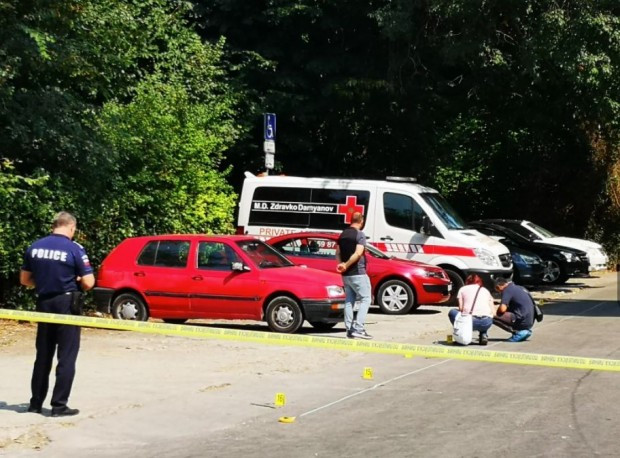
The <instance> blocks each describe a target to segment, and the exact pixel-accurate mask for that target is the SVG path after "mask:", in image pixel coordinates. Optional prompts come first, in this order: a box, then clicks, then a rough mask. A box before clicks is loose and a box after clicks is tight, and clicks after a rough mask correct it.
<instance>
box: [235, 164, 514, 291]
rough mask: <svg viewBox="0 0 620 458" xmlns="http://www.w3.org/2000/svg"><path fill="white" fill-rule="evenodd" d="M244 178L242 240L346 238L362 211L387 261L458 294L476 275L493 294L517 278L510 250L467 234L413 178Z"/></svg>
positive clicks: (367, 231)
mask: <svg viewBox="0 0 620 458" xmlns="http://www.w3.org/2000/svg"><path fill="white" fill-rule="evenodd" d="M245 175H246V178H245V180H244V183H243V190H242V192H241V198H240V200H239V218H238V228H237V232H238V233H240V234H251V235H255V236H257V237H259V238H262V239H268V238H270V237H274V236H276V235H281V234H286V233H290V232H301V231H328V232H340V231H342V230H343V229H345V228H346V227H348V225H349V224H350V222H351V215H352V214H353V212H356V211H359V212H361V213H363V214H364V217H365V220H366V223H365V226H364V234H366V237H367V239H368V241H369V242H370V243H372V244H373V245H374V246H376V247H377V248H379V249H380V250H382V251H384V252H385V253H387V254H388V255H392V256H396V257H399V258H405V259H414V260H416V261H421V262H425V263H428V264H433V265H436V266H440V267H442V268H443V269H444V270H445V271H446V272H447V273H448V275H449V276H450V279H451V280H452V284H453V289H452V290H453V291H454V292H456V291H458V290H459V288H460V287H461V286H462V285H463V280H464V279H465V278H466V277H467V275H469V274H473V273H476V274H478V275H480V276H481V277H482V278H483V280H484V282H485V285H487V287H491V288H492V287H493V286H492V282H493V280H494V279H496V278H498V277H504V278H508V279H509V278H511V277H512V258H511V256H510V252H509V251H508V249H507V248H506V247H505V246H504V245H502V244H501V243H499V242H497V241H496V240H493V239H492V238H490V237H487V236H486V235H483V234H481V233H480V232H478V231H476V230H473V229H468V228H467V226H466V224H465V222H464V221H463V220H462V219H461V218H460V217H459V216H458V215H457V214H456V212H455V211H454V210H453V209H452V207H451V206H450V205H449V204H448V202H446V200H445V199H444V198H443V197H442V196H441V195H440V194H439V193H438V192H437V191H435V190H434V189H431V188H427V187H425V186H421V185H419V184H417V183H415V180H414V179H411V178H406V177H388V178H387V179H386V180H385V181H379V180H358V179H345V178H302V177H293V176H260V177H259V176H255V175H253V174H251V173H249V172H246V174H245ZM491 291H493V289H491Z"/></svg>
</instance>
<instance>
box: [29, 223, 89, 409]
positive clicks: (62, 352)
mask: <svg viewBox="0 0 620 458" xmlns="http://www.w3.org/2000/svg"><path fill="white" fill-rule="evenodd" d="M22 270H24V271H27V272H31V273H32V275H33V277H34V281H35V288H36V292H37V311H38V312H47V313H60V314H67V315H68V314H70V313H71V308H70V307H71V298H72V296H71V292H72V291H79V290H80V287H79V285H78V283H77V280H76V277H78V276H80V277H83V276H85V275H88V274H92V273H93V269H92V267H91V266H90V262H89V261H88V256H87V255H86V252H85V251H84V248H83V247H82V246H81V245H79V244H77V243H75V242H72V241H71V239H69V237H66V236H64V235H61V234H51V235H49V236H47V237H44V238H42V239H39V240H37V241H36V242H34V243H33V244H32V245H30V247H29V248H28V250H27V251H26V254H25V256H24V264H23V266H22ZM36 346H37V357H36V360H35V363H34V369H33V372H32V382H31V387H32V399H31V400H30V406H31V408H35V409H40V408H41V406H42V404H43V401H44V400H45V397H46V396H47V391H48V387H49V374H50V372H51V370H52V363H53V360H54V354H55V353H56V350H58V364H57V366H56V384H55V386H54V392H53V393H52V409H53V410H54V409H62V408H64V407H66V406H67V401H68V399H69V394H70V393H71V386H72V384H73V378H74V377H75V361H76V359H77V355H78V351H79V349H80V327H79V326H69V325H63V324H54V323H39V324H38V329H37V343H36Z"/></svg>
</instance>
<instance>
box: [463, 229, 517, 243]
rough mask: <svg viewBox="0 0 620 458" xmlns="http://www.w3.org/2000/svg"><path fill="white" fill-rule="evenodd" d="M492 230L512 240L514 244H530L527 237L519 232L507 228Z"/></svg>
mask: <svg viewBox="0 0 620 458" xmlns="http://www.w3.org/2000/svg"><path fill="white" fill-rule="evenodd" d="M483 227H484V226H483ZM474 229H476V227H474ZM483 230H484V229H483ZM492 230H493V231H495V232H496V233H499V234H501V236H502V237H505V238H507V239H510V240H512V241H514V242H529V240H528V238H527V237H524V236H523V235H521V234H519V233H518V232H516V231H513V230H512V229H510V228H507V227H493V228H492Z"/></svg>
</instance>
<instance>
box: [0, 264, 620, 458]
mask: <svg viewBox="0 0 620 458" xmlns="http://www.w3.org/2000/svg"><path fill="white" fill-rule="evenodd" d="M534 295H535V297H537V298H538V299H542V300H544V302H545V303H544V306H543V310H544V311H545V313H546V316H545V320H544V321H543V323H541V324H540V325H536V327H535V332H534V336H533V338H532V339H531V341H528V342H525V343H522V344H507V343H505V342H504V341H503V340H504V339H505V338H506V337H507V335H506V333H504V332H503V331H501V330H500V329H498V328H493V329H492V331H491V333H490V340H491V342H490V344H489V347H488V348H489V349H493V348H494V349H501V350H507V351H508V350H509V351H519V352H530V353H548V354H561V355H578V356H588V357H597V358H610V359H619V358H620V349H619V345H620V344H618V343H617V339H615V340H614V339H613V335H614V332H615V333H617V323H618V318H620V314H619V312H620V307H618V303H617V299H618V291H617V278H616V274H615V273H607V274H602V275H598V276H596V277H592V278H583V279H572V280H570V281H569V283H568V284H567V285H565V286H562V287H557V288H553V289H550V290H538V291H534ZM447 310H448V308H447V307H442V306H423V307H421V308H420V309H419V310H418V311H416V312H415V313H412V314H409V315H406V316H387V315H381V314H379V313H371V314H370V315H369V320H368V331H369V332H370V333H371V334H372V335H374V336H375V339H377V340H381V341H386V342H406V343H417V344H429V345H445V337H446V334H447V333H449V332H450V325H449V322H448V319H447ZM193 324H196V323H195V322H194V323H193ZM198 324H201V325H204V326H217V327H226V328H234V329H245V330H248V329H251V330H266V326H264V325H262V324H256V323H239V322H234V323H233V322H230V323H225V322H217V323H213V322H207V321H201V322H199V323H198ZM34 330H35V326H33V325H31V324H18V323H11V325H10V326H6V327H3V335H2V337H0V354H2V358H1V359H0V373H1V374H3V375H4V374H11V375H10V376H9V377H6V376H3V377H1V378H0V392H1V393H2V395H1V397H0V455H10V456H84V455H86V454H88V455H90V456H118V455H119V454H131V455H132V456H231V457H232V456H240V455H242V454H244V455H249V456H282V457H284V456H358V455H359V454H365V455H367V456H447V455H451V456H491V455H493V456H495V455H496V454H497V453H502V454H504V455H506V456H521V455H522V454H523V453H524V450H525V449H527V453H528V455H529V456H543V455H545V456H593V455H596V456H612V452H613V451H614V450H615V451H617V450H619V449H620V439H616V438H615V436H614V435H613V434H612V432H613V430H614V429H613V428H615V426H613V425H615V424H616V423H617V405H618V401H619V400H620V399H619V394H618V392H617V389H615V386H617V382H618V376H619V375H618V373H601V372H592V371H580V370H574V369H570V370H569V369H550V368H533V367H526V366H512V365H507V364H491V363H476V362H462V361H454V360H438V359H425V358H403V357H396V356H388V355H376V354H366V353H349V352H345V351H339V350H338V351H334V350H324V349H313V348H304V347H280V346H264V345H259V344H251V343H246V342H226V341H217V340H200V339H190V338H182V337H167V336H159V335H145V334H138V333H132V332H119V331H110V330H97V329H85V330H84V333H83V338H82V350H81V353H80V356H79V359H78V372H77V377H76V381H75V385H74V390H73V394H72V398H71V400H70V405H71V406H72V407H73V406H74V407H77V408H79V409H80V410H81V414H80V415H79V416H77V417H73V418H70V419H56V418H51V417H49V406H45V407H46V409H45V410H44V415H37V414H29V413H24V411H25V410H26V407H27V402H28V398H29V378H30V372H31V368H32V362H33V359H34V349H33V345H34V344H33V342H34ZM303 333H305V334H308V335H327V336H334V337H344V329H343V327H342V326H338V327H337V328H336V329H335V330H333V331H332V332H329V333H316V332H315V330H314V329H312V328H311V327H309V326H308V327H304V328H303ZM479 348H482V347H479ZM367 368H371V369H372V374H373V377H372V378H371V379H368V378H366V379H365V378H363V377H362V375H363V373H364V370H365V369H367ZM277 393H283V394H285V398H286V404H285V405H284V406H283V407H280V408H276V407H275V405H274V402H275V395H276V394H277ZM283 416H288V417H295V418H296V421H295V422H294V423H292V424H283V423H280V422H278V419H279V418H280V417H283ZM456 437H461V438H463V437H465V438H467V439H466V440H465V441H464V442H463V441H462V440H456V439H455V438H456ZM544 438H546V439H544ZM543 439H544V440H543ZM459 447H460V448H459Z"/></svg>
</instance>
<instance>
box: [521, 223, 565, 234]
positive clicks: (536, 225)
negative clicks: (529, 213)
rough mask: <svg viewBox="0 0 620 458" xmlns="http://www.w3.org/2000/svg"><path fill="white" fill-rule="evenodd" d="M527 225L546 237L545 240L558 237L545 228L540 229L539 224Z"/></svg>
mask: <svg viewBox="0 0 620 458" xmlns="http://www.w3.org/2000/svg"><path fill="white" fill-rule="evenodd" d="M525 224H526V225H527V226H529V227H531V228H532V229H534V230H535V231H536V232H538V233H539V234H542V236H543V237H545V238H548V237H557V236H556V235H555V234H554V233H552V232H551V231H548V230H547V229H545V228H544V227H540V226H539V225H538V224H534V223H530V222H529V221H528V222H527V223H525Z"/></svg>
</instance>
